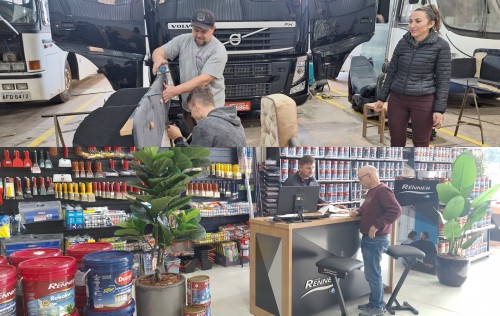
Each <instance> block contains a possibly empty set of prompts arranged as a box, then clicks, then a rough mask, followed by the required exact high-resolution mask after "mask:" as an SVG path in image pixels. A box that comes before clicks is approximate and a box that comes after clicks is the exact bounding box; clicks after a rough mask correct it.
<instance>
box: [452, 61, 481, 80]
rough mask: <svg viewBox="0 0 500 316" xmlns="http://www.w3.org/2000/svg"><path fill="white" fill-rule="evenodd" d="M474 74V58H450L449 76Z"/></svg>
mask: <svg viewBox="0 0 500 316" xmlns="http://www.w3.org/2000/svg"><path fill="white" fill-rule="evenodd" d="M475 74H476V59H475V58H455V59H452V60H451V78H472V77H474V75H475Z"/></svg>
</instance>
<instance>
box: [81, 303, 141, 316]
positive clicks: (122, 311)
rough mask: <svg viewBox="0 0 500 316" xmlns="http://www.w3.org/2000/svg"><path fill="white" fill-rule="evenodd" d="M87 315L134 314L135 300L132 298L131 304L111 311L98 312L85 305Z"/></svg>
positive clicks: (131, 315) (130, 315)
mask: <svg viewBox="0 0 500 316" xmlns="http://www.w3.org/2000/svg"><path fill="white" fill-rule="evenodd" d="M84 311H85V316H133V315H134V312H135V301H134V300H132V302H131V303H130V305H128V306H126V307H125V308H122V309H119V310H115V311H109V312H96V311H94V310H92V309H91V308H90V306H88V305H87V306H85V310H84Z"/></svg>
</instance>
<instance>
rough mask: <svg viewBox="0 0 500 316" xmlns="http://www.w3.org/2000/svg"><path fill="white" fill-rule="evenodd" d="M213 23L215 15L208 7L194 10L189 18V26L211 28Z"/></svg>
mask: <svg viewBox="0 0 500 316" xmlns="http://www.w3.org/2000/svg"><path fill="white" fill-rule="evenodd" d="M214 24H215V15H214V13H213V12H212V11H210V10H208V9H198V10H196V11H194V13H193V17H192V19H191V26H197V27H200V28H202V29H204V30H208V29H210V28H212V27H213V26H214Z"/></svg>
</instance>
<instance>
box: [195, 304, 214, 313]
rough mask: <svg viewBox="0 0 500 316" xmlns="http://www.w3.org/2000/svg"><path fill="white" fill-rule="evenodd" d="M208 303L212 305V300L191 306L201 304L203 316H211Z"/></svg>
mask: <svg viewBox="0 0 500 316" xmlns="http://www.w3.org/2000/svg"><path fill="white" fill-rule="evenodd" d="M210 305H212V302H208V303H206V304H200V305H193V307H199V306H202V307H204V308H205V314H203V315H204V316H212V309H211V306H210Z"/></svg>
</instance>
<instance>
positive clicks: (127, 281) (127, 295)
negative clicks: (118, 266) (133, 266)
mask: <svg viewBox="0 0 500 316" xmlns="http://www.w3.org/2000/svg"><path fill="white" fill-rule="evenodd" d="M132 277H133V273H132V270H125V271H116V272H112V273H111V272H110V273H95V272H93V271H90V272H89V274H88V275H87V285H88V286H87V295H88V302H89V305H90V306H91V307H92V308H94V309H100V310H103V311H106V310H113V309H117V308H120V307H123V306H126V305H128V304H129V303H130V301H131V300H132Z"/></svg>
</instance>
